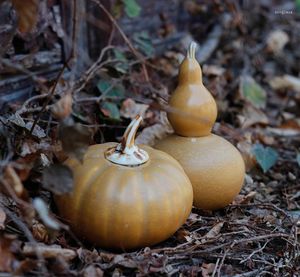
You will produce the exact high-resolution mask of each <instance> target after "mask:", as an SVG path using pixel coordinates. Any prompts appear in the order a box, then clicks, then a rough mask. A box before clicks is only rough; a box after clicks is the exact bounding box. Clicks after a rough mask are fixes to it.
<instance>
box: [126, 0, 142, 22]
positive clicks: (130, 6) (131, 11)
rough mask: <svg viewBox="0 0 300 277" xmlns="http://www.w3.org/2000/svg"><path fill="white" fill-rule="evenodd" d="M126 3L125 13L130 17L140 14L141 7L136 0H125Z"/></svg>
mask: <svg viewBox="0 0 300 277" xmlns="http://www.w3.org/2000/svg"><path fill="white" fill-rule="evenodd" d="M123 3H124V5H125V13H126V14H127V16H128V17H131V18H134V17H137V16H139V15H140V13H141V7H140V5H139V4H138V3H137V2H136V0H123Z"/></svg>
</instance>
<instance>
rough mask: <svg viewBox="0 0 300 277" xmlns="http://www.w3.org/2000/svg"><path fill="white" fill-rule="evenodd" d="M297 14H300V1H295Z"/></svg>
mask: <svg viewBox="0 0 300 277" xmlns="http://www.w3.org/2000/svg"><path fill="white" fill-rule="evenodd" d="M295 2H296V10H297V13H298V14H300V0H295Z"/></svg>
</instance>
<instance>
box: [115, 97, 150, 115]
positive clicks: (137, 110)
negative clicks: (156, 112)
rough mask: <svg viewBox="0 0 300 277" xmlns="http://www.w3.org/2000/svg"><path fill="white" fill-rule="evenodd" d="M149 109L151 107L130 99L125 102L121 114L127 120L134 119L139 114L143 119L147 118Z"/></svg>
mask: <svg viewBox="0 0 300 277" xmlns="http://www.w3.org/2000/svg"><path fill="white" fill-rule="evenodd" d="M148 108H149V105H146V104H138V103H136V102H135V101H134V100H133V99H131V98H128V99H126V100H125V101H123V103H122V106H121V109H120V114H121V116H123V117H125V118H130V119H134V118H135V117H136V116H137V115H138V114H139V115H140V116H142V117H145V116H144V115H145V112H146V111H147V109H148Z"/></svg>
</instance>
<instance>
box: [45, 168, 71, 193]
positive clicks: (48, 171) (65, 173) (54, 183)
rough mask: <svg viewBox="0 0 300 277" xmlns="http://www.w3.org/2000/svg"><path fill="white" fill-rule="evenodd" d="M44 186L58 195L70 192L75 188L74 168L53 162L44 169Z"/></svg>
mask: <svg viewBox="0 0 300 277" xmlns="http://www.w3.org/2000/svg"><path fill="white" fill-rule="evenodd" d="M42 186H43V187H44V188H45V189H47V190H49V191H51V192H53V193H55V194H58V195H61V194H65V193H70V192H71V191H72V189H73V173H72V170H71V169H70V168H69V167H67V166H66V165H63V164H53V165H50V166H48V167H46V168H45V169H44V170H43V176H42Z"/></svg>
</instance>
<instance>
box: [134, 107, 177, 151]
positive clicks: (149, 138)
mask: <svg viewBox="0 0 300 277" xmlns="http://www.w3.org/2000/svg"><path fill="white" fill-rule="evenodd" d="M172 133H173V128H172V127H171V125H170V123H169V121H168V119H167V116H166V113H165V112H161V113H160V123H156V124H154V125H152V126H150V127H147V128H145V129H143V131H142V132H141V133H140V134H139V135H138V136H137V138H136V143H137V144H148V145H154V144H155V141H156V140H157V139H162V138H164V137H166V136H167V135H168V134H172Z"/></svg>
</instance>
